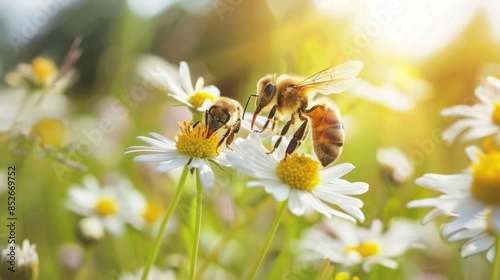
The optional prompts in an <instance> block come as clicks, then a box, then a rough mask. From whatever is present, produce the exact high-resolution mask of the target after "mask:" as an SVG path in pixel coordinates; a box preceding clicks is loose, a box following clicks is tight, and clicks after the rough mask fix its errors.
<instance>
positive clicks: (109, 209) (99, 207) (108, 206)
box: [95, 197, 118, 217]
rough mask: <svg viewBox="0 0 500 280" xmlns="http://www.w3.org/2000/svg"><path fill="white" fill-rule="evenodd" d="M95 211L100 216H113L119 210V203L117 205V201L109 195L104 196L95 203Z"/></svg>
mask: <svg viewBox="0 0 500 280" xmlns="http://www.w3.org/2000/svg"><path fill="white" fill-rule="evenodd" d="M95 211H96V212H97V214H99V215H100V216H104V217H106V216H111V215H114V214H116V213H117V212H118V205H116V201H114V200H113V199H111V198H109V197H103V198H101V199H99V201H97V203H96V205H95Z"/></svg>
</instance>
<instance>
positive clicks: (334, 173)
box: [319, 163, 354, 179]
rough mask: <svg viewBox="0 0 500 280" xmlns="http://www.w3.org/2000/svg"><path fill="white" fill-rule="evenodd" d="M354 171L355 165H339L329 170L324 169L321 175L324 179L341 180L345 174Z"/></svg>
mask: <svg viewBox="0 0 500 280" xmlns="http://www.w3.org/2000/svg"><path fill="white" fill-rule="evenodd" d="M353 169H354V165H352V164H350V163H341V164H339V165H335V166H332V167H330V168H328V169H323V170H321V171H320V172H319V173H320V174H321V177H322V178H325V179H326V178H332V179H333V178H340V177H342V176H344V175H345V174H347V173H349V172H351V171H352V170H353Z"/></svg>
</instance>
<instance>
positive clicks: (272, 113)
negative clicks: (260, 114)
mask: <svg viewBox="0 0 500 280" xmlns="http://www.w3.org/2000/svg"><path fill="white" fill-rule="evenodd" d="M277 109H278V105H274V106H273V108H272V109H271V111H270V112H269V116H268V117H267V120H266V123H265V124H264V126H263V127H262V129H261V130H257V132H258V133H262V132H264V130H266V128H267V126H268V125H269V122H270V121H271V119H273V118H274V115H275V114H276V110H277ZM273 126H274V125H273Z"/></svg>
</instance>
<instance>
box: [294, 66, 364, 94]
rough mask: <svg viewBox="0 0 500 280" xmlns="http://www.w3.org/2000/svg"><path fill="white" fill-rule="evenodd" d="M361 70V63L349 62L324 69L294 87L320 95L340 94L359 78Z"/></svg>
mask: <svg viewBox="0 0 500 280" xmlns="http://www.w3.org/2000/svg"><path fill="white" fill-rule="evenodd" d="M361 68H363V63H362V62H361V61H357V60H350V61H348V62H346V63H344V64H340V65H337V66H334V67H330V68H326V69H325V70H322V71H320V72H318V73H316V74H314V75H312V76H311V77H309V78H307V79H305V80H303V81H302V82H300V83H298V84H297V85H296V86H297V87H300V88H304V89H307V88H309V89H311V90H314V91H316V92H319V93H321V94H325V95H328V94H332V93H341V92H343V91H346V90H348V89H350V88H351V87H352V85H354V83H355V82H356V81H358V80H359V78H356V75H358V73H359V71H361Z"/></svg>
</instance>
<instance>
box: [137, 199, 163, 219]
mask: <svg viewBox="0 0 500 280" xmlns="http://www.w3.org/2000/svg"><path fill="white" fill-rule="evenodd" d="M161 212H162V207H161V205H160V204H158V203H155V202H149V203H148V204H147V205H146V208H145V209H144V212H142V217H143V218H144V220H146V221H147V222H148V223H150V224H153V223H154V222H156V221H158V218H160V215H161Z"/></svg>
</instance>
